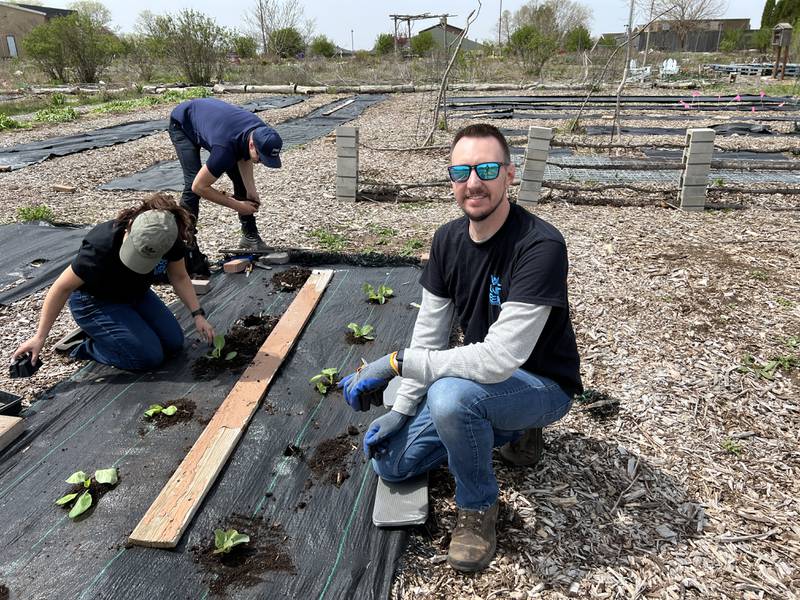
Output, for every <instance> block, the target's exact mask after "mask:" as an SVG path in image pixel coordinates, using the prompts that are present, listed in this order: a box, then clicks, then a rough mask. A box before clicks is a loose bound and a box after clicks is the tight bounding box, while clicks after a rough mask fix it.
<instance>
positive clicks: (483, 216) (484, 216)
mask: <svg viewBox="0 0 800 600" xmlns="http://www.w3.org/2000/svg"><path fill="white" fill-rule="evenodd" d="M468 200H469V197H466V198H464V205H463V206H462V207H461V212H463V213H464V214H465V215H466V216H467V218H468V219H469V220H470V221H472V222H473V223H480V222H481V221H484V220H486V219H488V218H489V217H491V216H492V215H493V214H494V212H495V211H496V210H497V209H498V208H500V205H501V204H502V203H503V196H501V197H500V200H499V201H498V202H497V204H495V205H494V206H493V207H492V208H491V209H489V210H488V211H487V212H485V213H483V214H481V215H478V216H473V215H471V214H469V213H468V212H467V208H466V205H467V201H468Z"/></svg>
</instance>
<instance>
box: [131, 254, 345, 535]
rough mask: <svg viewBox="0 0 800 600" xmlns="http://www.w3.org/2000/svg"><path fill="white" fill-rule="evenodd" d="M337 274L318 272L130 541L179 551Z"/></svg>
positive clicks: (262, 347)
mask: <svg viewBox="0 0 800 600" xmlns="http://www.w3.org/2000/svg"><path fill="white" fill-rule="evenodd" d="M331 277H333V271H330V270H322V271H320V270H315V271H313V272H312V273H311V276H310V277H309V278H308V280H307V281H306V283H305V285H304V286H303V287H302V288H301V289H300V291H299V292H298V294H297V297H296V298H295V299H294V301H293V302H292V304H291V305H290V306H289V308H288V309H286V312H285V313H284V314H283V316H282V317H281V319H280V321H278V324H277V325H275V328H274V329H273V330H272V333H271V334H270V335H269V337H268V338H267V340H266V341H265V342H264V345H263V346H261V348H260V350H259V351H258V354H257V355H256V357H255V358H254V359H253V362H252V364H251V365H250V366H249V367H248V368H247V370H246V371H245V372H244V373H242V376H241V377H240V378H239V381H237V382H236V385H234V386H233V389H232V390H231V391H230V393H229V394H228V396H227V397H226V398H225V400H224V401H223V402H222V404H221V405H220V407H219V409H217V412H216V413H215V414H214V417H213V418H212V419H211V421H210V422H209V423H208V426H206V428H205V430H204V431H203V433H201V434H200V437H199V438H197V441H196V442H195V443H194V446H192V449H191V450H189V453H188V454H187V455H186V457H185V458H184V459H183V462H182V463H181V464H180V465H179V466H178V469H177V470H176V471H175V473H173V475H172V477H171V478H170V480H169V481H168V482H167V484H166V485H165V486H164V488H163V489H162V490H161V493H160V494H159V495H158V497H157V498H156V499H155V501H154V502H153V504H152V505H151V506H150V508H149V509H148V510H147V512H146V513H145V515H144V516H143V517H142V519H141V521H139V524H138V525H137V526H136V528H135V529H134V530H133V533H131V535H130V537H129V538H128V541H129V542H130V543H132V544H138V545H140V546H151V547H154V548H174V547H175V546H176V545H177V544H178V541H179V540H180V538H181V535H183V532H184V531H185V530H186V528H187V527H188V526H189V523H190V522H191V520H192V518H193V517H194V515H195V512H197V509H198V507H199V506H200V503H201V502H202V501H203V498H205V495H206V493H208V490H210V489H211V486H212V485H213V484H214V481H215V480H216V478H217V475H219V472H220V471H221V470H222V467H224V466H225V463H226V462H227V461H228V458H229V457H230V455H231V453H232V452H233V450H234V448H235V447H236V444H237V443H238V441H239V438H240V437H241V435H242V432H243V431H244V429H245V427H246V426H247V424H248V423H249V421H250V419H251V417H252V416H253V413H255V411H256V409H257V408H258V406H259V404H260V403H261V400H262V398H263V397H264V395H265V394H266V393H267V389H268V388H269V385H270V383H272V378H273V377H274V376H275V373H276V372H277V371H278V369H279V368H280V366H281V363H283V360H284V358H286V356H287V354H288V353H289V351H290V350H291V349H292V346H294V343H295V340H296V339H297V337H298V335H299V334H300V332H301V331H302V330H303V328H304V327H305V325H306V323H307V322H308V319H309V318H310V317H311V314H312V313H313V312H314V309H315V307H316V306H317V303H318V302H319V299H320V297H321V296H322V293H323V292H324V291H325V288H326V286H327V285H328V282H330V280H331Z"/></svg>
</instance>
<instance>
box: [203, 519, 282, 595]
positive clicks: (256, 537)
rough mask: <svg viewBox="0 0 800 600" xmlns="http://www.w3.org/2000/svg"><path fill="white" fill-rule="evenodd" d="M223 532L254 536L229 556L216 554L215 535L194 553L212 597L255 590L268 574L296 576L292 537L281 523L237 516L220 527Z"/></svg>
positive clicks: (234, 549)
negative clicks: (290, 539)
mask: <svg viewBox="0 0 800 600" xmlns="http://www.w3.org/2000/svg"><path fill="white" fill-rule="evenodd" d="M219 528H221V529H235V530H236V531H238V532H239V533H244V534H246V535H248V536H250V541H249V542H248V543H246V544H239V545H237V546H234V547H233V549H232V550H231V551H230V552H229V553H227V554H214V532H213V531H212V532H210V534H209V536H208V537H209V539H208V542H207V543H206V544H204V545H203V546H202V547H201V546H193V547H192V548H191V549H190V552H191V554H192V557H193V560H194V562H195V563H199V564H200V565H201V566H202V568H203V570H204V571H205V576H204V578H203V579H204V580H205V581H206V583H207V584H208V586H209V590H210V591H211V593H212V594H214V595H217V596H227V595H228V594H227V590H228V588H229V587H238V588H242V587H252V586H254V585H256V584H258V583H260V582H261V581H262V578H261V575H263V574H264V573H266V572H267V571H283V572H285V573H291V574H294V573H295V566H294V562H293V561H292V557H291V554H290V552H289V544H288V543H287V542H288V541H289V537H288V536H287V535H286V533H285V532H284V530H283V526H282V525H280V524H278V523H273V524H270V523H269V521H265V520H264V519H258V518H253V517H247V516H244V515H238V514H234V515H231V517H230V518H229V519H228V520H227V521H226V522H225V523H220V524H219Z"/></svg>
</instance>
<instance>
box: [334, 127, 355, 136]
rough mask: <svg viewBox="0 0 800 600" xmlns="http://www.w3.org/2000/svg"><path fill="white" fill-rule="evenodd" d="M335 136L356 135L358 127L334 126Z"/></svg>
mask: <svg viewBox="0 0 800 600" xmlns="http://www.w3.org/2000/svg"><path fill="white" fill-rule="evenodd" d="M336 137H337V138H339V137H358V127H353V126H352V125H341V126H339V127H337V128H336Z"/></svg>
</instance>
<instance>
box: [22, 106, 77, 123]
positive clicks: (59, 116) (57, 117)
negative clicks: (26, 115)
mask: <svg viewBox="0 0 800 600" xmlns="http://www.w3.org/2000/svg"><path fill="white" fill-rule="evenodd" d="M77 118H78V113H76V112H75V109H74V108H72V107H71V106H67V107H65V108H55V107H49V108H43V109H42V110H37V111H36V113H35V114H34V115H33V120H34V121H36V122H37V123H66V122H68V121H74V120H75V119H77Z"/></svg>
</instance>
